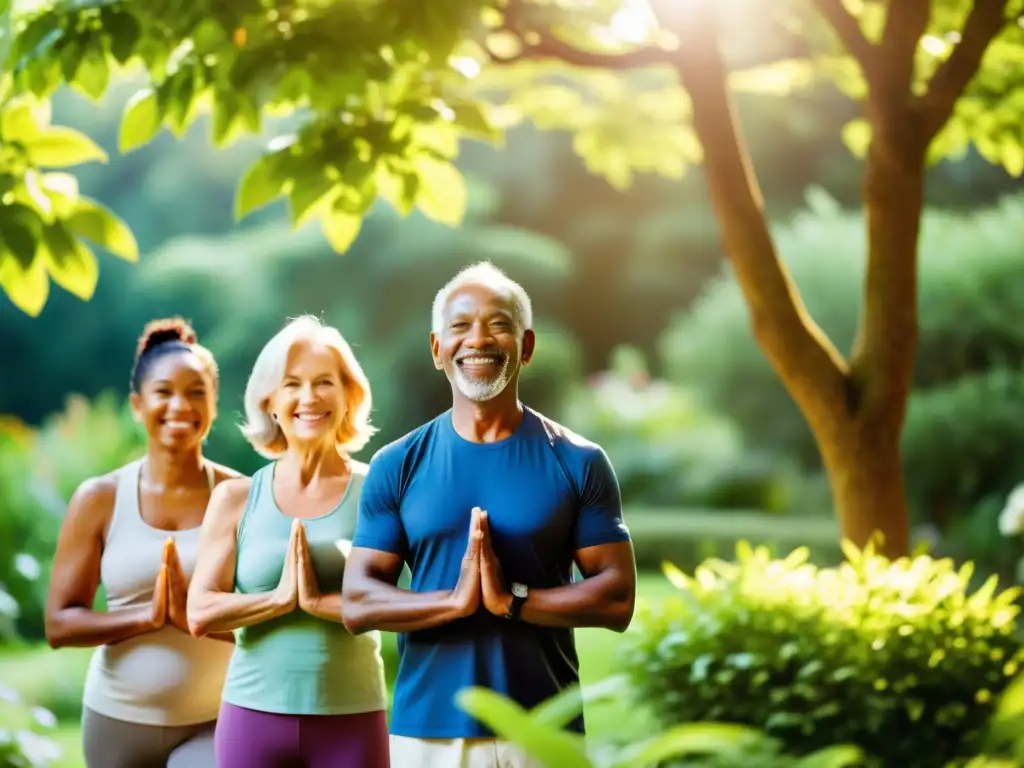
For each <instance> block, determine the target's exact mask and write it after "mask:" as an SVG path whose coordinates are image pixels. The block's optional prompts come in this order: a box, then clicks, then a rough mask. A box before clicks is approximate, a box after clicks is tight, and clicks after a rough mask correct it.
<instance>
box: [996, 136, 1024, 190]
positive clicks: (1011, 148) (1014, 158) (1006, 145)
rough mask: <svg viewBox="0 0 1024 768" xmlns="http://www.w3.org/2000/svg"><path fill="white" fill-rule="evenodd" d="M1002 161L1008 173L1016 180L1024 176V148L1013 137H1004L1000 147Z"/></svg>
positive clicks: (1018, 140)
mask: <svg viewBox="0 0 1024 768" xmlns="http://www.w3.org/2000/svg"><path fill="white" fill-rule="evenodd" d="M999 156H1000V159H1001V160H1002V163H1003V168H1005V169H1006V172H1007V173H1008V174H1010V175H1011V176H1013V177H1014V178H1015V179H1016V178H1020V177H1021V175H1024V146H1021V143H1020V139H1018V138H1017V137H1016V136H1013V135H1009V134H1007V135H1004V136H1003V140H1002V142H1001V146H1000V153H999Z"/></svg>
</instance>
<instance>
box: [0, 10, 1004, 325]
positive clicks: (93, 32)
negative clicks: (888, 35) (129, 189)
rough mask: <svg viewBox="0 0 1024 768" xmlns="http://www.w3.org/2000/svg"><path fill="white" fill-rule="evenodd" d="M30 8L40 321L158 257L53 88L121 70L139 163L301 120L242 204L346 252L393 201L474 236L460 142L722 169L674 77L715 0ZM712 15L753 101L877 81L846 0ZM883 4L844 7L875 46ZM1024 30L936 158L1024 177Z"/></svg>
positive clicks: (26, 245) (27, 244)
mask: <svg viewBox="0 0 1024 768" xmlns="http://www.w3.org/2000/svg"><path fill="white" fill-rule="evenodd" d="M707 1H708V2H710V1H711V0H707ZM12 2H13V0H0V18H2V20H3V24H2V25H0V60H3V61H4V62H5V66H4V69H3V73H2V76H0V200H2V202H3V206H2V208H0V286H2V287H3V289H4V290H5V291H6V292H7V294H8V295H9V296H10V297H11V299H12V300H13V301H14V303H15V304H16V305H17V306H19V307H20V308H21V309H22V310H24V311H25V312H28V313H29V314H33V315H34V314H37V313H38V312H40V311H41V309H42V307H43V306H44V304H45V302H46V298H47V292H48V286H49V281H50V280H51V279H52V280H53V281H54V282H56V283H57V284H58V285H60V286H62V287H64V288H65V289H66V290H69V291H71V292H72V293H74V294H75V295H77V296H79V297H81V298H83V299H88V298H89V297H90V296H91V295H92V293H93V290H94V288H95V285H96V279H97V272H98V269H97V264H96V258H95V256H94V254H93V252H92V250H91V248H90V245H89V244H88V243H91V244H92V245H94V246H98V247H100V248H102V249H104V250H106V251H109V252H110V253H112V254H114V255H116V256H120V257H121V258H125V259H129V260H134V259H136V258H137V256H138V248H137V245H136V243H135V240H134V238H133V237H132V235H131V233H130V231H129V230H128V228H127V227H126V226H125V224H124V223H123V222H122V221H121V220H120V219H118V218H117V217H116V216H115V215H114V214H112V213H111V212H110V211H107V210H106V209H104V208H103V207H102V206H100V205H98V204H97V203H96V202H94V201H92V200H89V199H87V198H85V197H83V196H81V195H80V194H79V193H78V189H77V185H76V184H75V180H74V176H72V175H70V174H68V173H66V172H64V171H61V170H55V169H65V168H70V167H73V166H76V165H79V164H82V163H88V162H104V161H105V160H106V157H105V154H104V153H103V151H102V150H101V149H100V148H99V147H97V146H96V145H95V144H94V143H93V142H92V141H91V140H89V139H88V138H87V137H86V136H83V135H82V134H80V133H78V132H76V131H73V130H70V129H68V128H64V127H60V126H53V125H51V124H50V120H49V117H50V116H49V110H48V106H47V104H48V99H49V97H50V96H51V95H52V94H53V93H54V92H55V91H56V90H57V89H58V88H60V87H61V86H62V85H63V84H67V85H70V86H71V87H72V88H74V89H75V90H76V91H78V92H80V93H82V94H84V95H85V96H87V97H88V98H90V99H93V100H98V99H99V98H101V97H102V96H103V94H104V93H105V92H106V91H107V88H108V86H109V84H110V82H111V81H112V79H113V78H115V77H117V76H119V75H122V74H128V75H138V74H140V73H141V75H142V76H143V77H144V78H145V80H146V81H147V83H146V85H145V87H143V88H142V89H141V90H139V91H138V93H136V94H135V96H134V97H133V98H131V99H130V101H129V102H128V104H127V105H126V107H125V113H124V118H123V122H122V126H121V131H120V139H119V144H120V146H119V149H120V150H121V151H122V152H130V151H132V150H133V149H136V148H138V147H140V146H142V145H144V144H146V143H147V142H149V141H150V140H152V139H153V138H154V137H155V136H156V135H157V134H158V133H160V132H161V131H162V130H164V129H166V130H168V131H170V132H172V133H173V134H174V135H176V136H179V137H180V136H181V135H183V134H184V132H185V131H187V130H188V129H189V127H190V126H191V125H192V123H193V122H195V120H196V119H197V118H198V117H199V116H200V115H204V114H206V115H209V117H210V119H209V130H210V132H211V137H212V140H213V141H214V142H215V144H217V145H218V146H225V145H227V144H230V143H231V142H233V141H235V140H237V139H238V138H239V137H241V136H244V135H247V134H250V135H251V134H255V135H263V134H264V133H265V126H264V119H265V117H266V116H290V118H291V119H290V120H289V124H291V125H294V126H295V127H296V130H295V131H294V132H293V133H291V134H289V135H284V136H277V137H275V138H273V139H271V140H270V141H269V143H268V144H267V148H266V151H265V152H264V153H263V155H262V156H261V157H260V158H259V159H258V160H257V161H256V162H255V163H254V164H253V165H252V167H251V168H249V170H248V172H247V173H246V174H245V176H244V178H243V179H242V181H241V183H240V185H239V188H238V192H237V197H236V206H235V208H236V214H237V216H238V217H240V218H241V217H244V216H245V215H246V214H248V213H250V212H252V211H254V210H256V209H258V208H260V207H262V206H264V205H266V204H268V203H269V202H271V201H273V200H275V199H277V198H280V197H284V198H286V199H287V202H288V207H289V211H290V216H291V220H292V222H293V223H294V224H295V225H296V226H298V225H301V224H303V223H305V222H307V221H310V220H314V219H318V220H319V221H320V222H321V226H322V228H323V231H324V234H325V235H326V237H327V239H328V240H329V242H330V243H331V245H332V246H333V247H334V249H335V250H337V251H339V252H344V251H345V250H347V248H348V247H349V246H350V245H351V243H352V242H353V241H354V239H355V238H356V236H357V235H358V233H359V230H360V226H361V222H362V218H363V215H364V214H365V213H366V212H367V210H368V209H369V208H370V206H371V205H372V204H373V203H374V201H376V200H377V199H378V198H380V199H383V200H385V201H386V202H387V203H389V204H390V205H392V206H393V207H394V208H395V209H397V210H398V211H400V212H401V213H402V214H403V215H405V214H408V213H409V212H411V211H412V210H413V209H414V208H418V209H419V210H420V211H421V212H422V213H424V214H425V215H427V216H429V217H431V218H433V219H436V220H438V221H442V222H446V223H449V224H452V225H455V224H458V223H459V222H460V221H461V218H462V215H463V212H464V209H465V203H466V189H465V185H464V183H463V179H462V177H461V175H460V173H459V172H458V170H457V169H456V168H455V166H454V165H453V161H454V160H455V158H456V156H457V154H458V149H459V142H460V140H462V139H478V140H486V141H492V142H493V141H500V139H501V136H502V133H503V131H505V130H507V129H508V128H510V127H512V126H514V125H516V124H519V123H522V122H524V121H528V122H532V123H533V124H535V125H536V126H537V127H539V128H541V129H545V130H561V131H570V132H572V134H573V135H574V147H575V150H576V152H577V153H578V154H579V155H580V156H581V157H582V158H583V160H584V162H585V163H586V165H587V167H588V168H589V169H590V170H591V171H592V172H594V173H595V174H599V175H601V176H603V177H604V178H606V179H607V180H608V181H609V183H611V184H613V185H614V186H616V187H617V188H625V187H627V186H628V185H629V184H630V183H631V181H632V178H633V176H634V174H636V173H652V172H653V173H658V174H661V175H663V176H665V177H667V178H672V179H677V178H680V177H682V175H683V174H684V173H685V172H686V170H687V168H688V167H689V166H692V165H693V164H695V163H697V162H699V161H700V157H701V148H700V144H699V142H698V141H697V139H696V137H695V135H694V133H693V131H692V129H691V128H690V126H689V124H688V118H689V113H690V105H689V100H688V97H687V96H686V94H685V92H684V91H683V90H682V88H681V87H680V85H679V78H678V77H677V74H676V70H677V68H678V64H679V60H680V59H681V58H682V57H684V56H686V55H687V47H686V46H685V45H680V44H679V40H680V38H682V37H683V36H684V35H683V33H685V31H686V29H687V24H688V18H689V14H690V13H691V12H692V10H693V9H692V6H694V5H695V4H697V3H700V2H704V0H652V2H651V4H650V5H648V4H647V2H646V1H645V0H558V1H557V2H555V0H431V1H430V2H429V3H424V2H422V0H346V1H345V2H340V0H291V2H288V3H284V4H282V3H273V2H269V0H236V1H235V2H231V3H219V2H212V0H189V2H182V1H181V0H152V1H151V2H145V3H142V2H131V1H130V0H56V2H50V3H44V4H39V3H37V2H33V3H31V7H30V8H28V9H23V10H19V12H17V13H16V12H15V10H16V9H14V8H13V6H12ZM715 2H716V5H717V6H718V8H719V13H720V14H721V16H722V20H723V24H724V33H723V38H722V44H723V47H724V48H725V50H726V54H727V57H728V58H729V59H730V61H731V62H732V63H733V64H734V65H735V67H734V70H735V71H734V73H733V81H732V85H733V87H734V88H736V89H746V90H754V91H759V92H768V93H775V94H778V95H785V94H787V93H789V92H790V91H792V90H793V89H794V88H797V87H803V86H807V85H810V84H812V83H814V82H815V81H816V80H818V79H820V78H829V79H832V80H834V81H835V82H836V83H837V84H838V85H839V87H840V88H842V89H843V90H844V91H845V92H846V93H847V94H849V95H850V96H851V97H853V98H855V99H862V98H863V96H864V90H865V86H864V81H863V77H862V76H861V75H860V70H859V68H858V67H857V66H856V65H855V64H854V60H853V59H852V58H851V57H850V56H849V55H847V53H846V52H845V51H844V49H843V48H842V47H841V46H840V45H839V41H838V39H837V38H836V37H835V36H834V35H833V34H832V32H831V27H829V26H826V23H825V19H824V18H823V17H822V16H821V15H820V14H819V12H818V11H819V9H818V8H815V6H830V5H831V6H838V5H839V3H838V0H834V1H833V2H827V1H826V0H815V1H814V2H812V1H811V0H786V1H785V2H773V1H770V0H715ZM988 2H989V0H978V3H980V4H984V3H988ZM1003 4H1005V0H1003ZM1022 4H1024V0H1015V2H1014V3H1011V6H1012V5H1017V6H1020V5H1022ZM932 5H933V9H932V11H933V12H932V15H931V16H932V18H931V24H930V28H929V29H928V32H927V34H926V35H925V36H924V37H923V38H922V41H921V45H920V55H919V56H918V61H917V68H918V72H917V74H918V78H919V80H920V82H921V83H923V82H924V79H925V78H926V77H927V76H929V74H930V73H931V72H933V71H934V70H935V69H936V67H937V66H938V64H939V63H940V62H941V61H942V60H944V59H945V58H946V57H947V56H948V55H949V53H950V51H951V50H952V49H953V48H954V44H955V42H956V34H957V30H959V29H961V28H962V27H963V25H964V22H965V19H966V18H967V16H968V13H969V11H970V10H971V8H972V5H973V4H972V2H970V0H935V2H933V3H932ZM883 6H884V4H883V3H882V2H879V1H878V0H850V1H849V2H848V3H847V9H848V12H849V13H850V14H853V15H852V16H850V17H849V18H850V19H851V20H854V23H855V24H856V23H857V22H859V24H860V27H861V29H862V31H863V34H864V36H865V37H866V38H868V39H869V40H871V39H874V38H876V37H877V35H878V34H879V30H880V29H881V28H882V22H883V21H884V9H883ZM1010 11H1013V8H1010ZM751 18H761V19H762V20H763V22H764V23H763V24H756V25H751V24H750V19H751ZM755 28H756V30H757V31H756V36H754V35H752V30H753V29H755ZM1022 35H1024V30H1022V29H1021V28H1020V27H1019V26H1017V25H1014V24H1007V25H1006V27H1005V29H1004V30H1003V31H1002V33H1001V34H1000V36H999V37H998V38H997V39H996V40H995V41H994V42H993V43H992V44H991V45H990V47H989V50H988V53H987V55H986V57H985V59H984V64H983V73H982V76H980V77H978V78H976V80H975V82H974V83H973V84H972V86H971V88H970V89H969V90H968V92H967V93H966V94H965V96H964V97H963V98H962V99H961V100H960V103H959V105H958V107H957V109H956V111H955V115H954V117H953V119H952V120H951V121H950V123H949V125H948V126H947V128H946V129H945V130H944V132H943V133H942V134H941V135H940V136H939V138H938V139H937V141H936V142H935V151H934V155H935V157H942V156H951V155H952V156H955V155H957V154H959V153H962V152H963V151H964V150H965V149H966V148H967V146H968V144H970V143H973V144H974V145H975V146H976V147H977V148H978V149H979V151H980V152H981V153H982V154H983V155H984V156H985V157H987V158H989V159H990V160H992V161H993V162H1001V163H1003V164H1004V165H1005V166H1006V168H1007V169H1008V170H1010V171H1011V172H1013V173H1016V174H1019V173H1021V172H1022V171H1024V148H1022V146H1021V141H1020V132H1019V130H1018V129H1019V120H1020V116H1021V111H1022V110H1021V105H1022V104H1024V102H1022V101H1021V99H1020V98H1019V97H1015V96H1013V95H1012V94H1013V93H1014V92H1015V91H1014V88H1013V86H1014V85H1016V84H1017V81H1018V80H1020V79H1022V78H1024V67H1022V66H1020V65H1021V63H1022V62H1024V45H1022V42H1024V37H1022ZM769 36H770V37H771V41H770V44H769V43H765V42H764V40H765V38H766V37H769ZM751 50H754V51H755V52H756V54H755V55H754V56H753V57H752V56H751V55H750V51H751ZM780 51H782V53H781V54H780ZM1018 92H1024V91H1019V90H1018ZM869 134H870V125H868V124H867V123H864V122H862V121H855V122H853V123H851V124H850V125H849V126H847V129H846V131H845V137H846V139H847V142H848V144H849V145H850V146H851V147H852V148H853V149H854V150H855V151H862V150H863V149H864V147H865V146H866V144H867V141H868V138H869Z"/></svg>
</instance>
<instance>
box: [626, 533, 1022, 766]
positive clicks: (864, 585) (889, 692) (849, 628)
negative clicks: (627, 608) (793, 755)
mask: <svg viewBox="0 0 1024 768" xmlns="http://www.w3.org/2000/svg"><path fill="white" fill-rule="evenodd" d="M844 550H845V551H846V554H847V561H846V562H844V563H843V564H842V565H840V566H838V567H835V568H821V569H819V568H817V567H815V566H813V565H811V564H809V563H808V562H807V554H808V553H807V550H806V549H798V550H794V552H793V553H792V554H790V555H789V556H788V557H787V558H785V559H784V560H778V559H772V558H771V557H770V556H769V554H768V551H767V550H766V549H764V548H758V549H756V550H751V548H750V547H749V546H747V545H740V546H738V547H737V556H738V559H737V561H736V562H724V561H720V560H711V561H708V562H707V563H705V564H704V565H702V566H700V567H699V568H697V569H696V572H695V574H694V576H693V577H692V578H690V577H687V576H685V575H684V574H682V573H681V572H680V571H678V570H677V569H675V568H673V567H669V566H666V571H667V572H668V574H669V576H670V578H671V579H672V580H673V582H674V583H675V584H676V585H677V586H678V587H679V590H680V591H679V595H678V596H676V597H673V598H670V599H668V600H666V601H665V602H664V603H663V604H661V605H658V606H654V607H642V608H641V609H640V610H639V611H638V614H637V617H636V618H635V619H634V621H633V629H632V630H631V632H630V633H629V635H628V636H627V637H628V640H627V641H626V643H625V645H624V650H623V664H624V668H625V672H626V674H627V675H628V676H629V678H630V680H631V682H632V685H633V687H634V689H635V691H636V692H637V695H638V697H639V699H640V701H642V702H643V703H644V704H645V705H647V706H649V707H650V709H651V710H652V712H653V714H654V715H655V717H657V718H659V719H660V720H661V721H662V722H663V723H664V724H666V725H671V724H674V723H686V722H697V721H721V722H732V723H740V724H745V725H749V726H753V727H756V728H761V729H764V730H765V732H766V733H767V734H769V735H770V736H772V737H775V738H779V739H781V740H782V741H783V742H784V743H785V744H786V746H787V748H789V749H791V750H793V751H795V752H797V753H800V754H803V753H806V752H810V751H813V750H815V749H820V748H822V747H825V746H827V745H829V744H833V743H839V742H841V743H850V744H856V745H858V746H860V747H862V748H864V749H865V751H866V752H867V753H869V754H871V755H873V756H875V757H876V758H877V760H878V764H880V765H883V766H886V767H887V768H888V767H890V766H891V767H892V768H936V766H941V765H944V764H946V763H947V762H948V761H950V760H952V759H954V758H956V757H958V756H963V755H969V754H971V750H972V749H976V748H977V746H978V740H979V738H980V736H981V735H982V733H983V731H984V728H985V725H986V723H987V721H988V718H989V716H990V715H991V713H992V711H993V708H994V705H995V702H996V700H997V698H998V696H999V695H1000V694H1001V692H1002V691H1003V690H1004V689H1005V688H1006V687H1007V685H1008V684H1009V682H1010V680H1011V679H1012V678H1013V676H1014V675H1015V673H1016V672H1017V667H1018V664H1019V662H1020V658H1021V653H1020V646H1019V643H1018V641H1017V640H1016V639H1015V637H1014V629H1015V625H1016V616H1017V613H1018V608H1017V606H1016V605H1015V604H1014V600H1015V599H1016V597H1017V595H1018V594H1019V592H1018V590H1007V591H1004V592H1001V593H999V594H996V593H995V586H996V582H995V579H994V578H992V579H990V580H989V581H988V582H987V583H986V585H985V586H984V587H983V588H982V589H980V590H978V591H977V592H975V593H974V594H970V593H969V590H968V586H967V585H968V582H969V580H970V577H971V570H972V566H970V565H966V566H964V567H963V568H961V569H960V570H956V569H954V566H953V564H952V562H951V561H950V560H936V559H933V558H931V557H928V556H919V557H916V558H913V559H910V558H901V559H899V560H896V561H889V560H887V559H885V558H883V557H881V556H878V555H875V554H874V553H873V552H872V551H871V548H868V549H867V550H865V551H864V552H863V553H862V552H858V551H857V550H856V549H855V548H853V547H851V546H849V545H844Z"/></svg>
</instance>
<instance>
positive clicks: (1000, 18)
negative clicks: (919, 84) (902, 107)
mask: <svg viewBox="0 0 1024 768" xmlns="http://www.w3.org/2000/svg"><path fill="white" fill-rule="evenodd" d="M1008 5H1009V0H975V3H974V7H973V8H971V12H970V14H969V15H968V17H967V21H966V22H965V23H964V29H963V32H962V33H961V36H960V42H959V43H957V45H956V47H955V48H954V49H953V52H952V53H951V54H950V55H949V58H947V59H946V60H945V61H944V62H942V64H941V65H940V66H939V68H938V69H937V70H936V71H935V74H934V75H932V79H931V81H930V82H929V83H928V90H927V91H926V92H925V93H924V95H923V96H921V97H920V99H919V101H918V106H919V107H920V110H921V114H922V122H923V125H922V131H923V132H924V138H925V141H926V142H930V141H931V140H932V139H933V138H935V136H936V134H938V132H939V131H940V130H942V126H944V125H945V124H946V121H947V120H949V117H950V115H952V114H953V108H954V106H955V105H956V102H957V100H958V99H959V98H960V97H961V96H962V95H963V93H964V91H965V90H966V88H967V85H968V83H970V82H971V79H972V78H973V77H974V75H975V74H976V73H977V71H978V68H979V67H980V66H981V60H982V58H983V57H984V55H985V51H986V50H988V46H989V44H990V43H991V42H992V40H993V39H995V37H996V35H998V34H999V32H1000V31H1001V30H1002V29H1003V27H1004V26H1005V25H1006V24H1007V22H1008V21H1009V19H1008V18H1007V16H1006V8H1007V6H1008Z"/></svg>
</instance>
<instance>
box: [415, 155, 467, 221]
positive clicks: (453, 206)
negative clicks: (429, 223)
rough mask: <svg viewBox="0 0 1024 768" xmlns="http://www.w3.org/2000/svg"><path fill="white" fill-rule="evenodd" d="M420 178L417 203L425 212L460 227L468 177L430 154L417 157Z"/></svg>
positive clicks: (432, 217) (417, 169)
mask: <svg viewBox="0 0 1024 768" xmlns="http://www.w3.org/2000/svg"><path fill="white" fill-rule="evenodd" d="M416 171H417V173H418V174H419V177H420V189H419V195H418V196H417V198H416V204H417V206H418V207H419V209H420V210H421V211H423V213H424V215H426V216H428V217H430V218H431V219H434V220H435V221H439V222H441V223H442V224H448V225H449V226H453V227H454V226H458V225H459V224H461V223H462V218H463V216H465V214H466V180H465V179H464V178H463V177H462V174H461V173H460V172H459V169H458V168H456V167H455V166H454V165H452V164H451V163H449V162H445V161H442V160H436V159H434V158H433V157H429V156H427V155H420V156H419V157H417V158H416Z"/></svg>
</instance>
